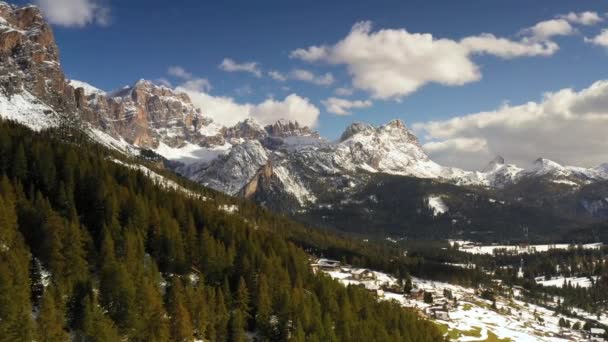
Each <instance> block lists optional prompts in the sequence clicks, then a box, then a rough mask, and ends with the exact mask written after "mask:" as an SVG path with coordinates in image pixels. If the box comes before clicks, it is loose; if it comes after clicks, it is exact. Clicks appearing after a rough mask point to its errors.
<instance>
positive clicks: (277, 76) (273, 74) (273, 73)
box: [268, 70, 287, 82]
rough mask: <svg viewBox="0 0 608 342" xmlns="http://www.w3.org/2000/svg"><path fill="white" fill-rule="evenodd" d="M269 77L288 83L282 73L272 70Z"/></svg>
mask: <svg viewBox="0 0 608 342" xmlns="http://www.w3.org/2000/svg"><path fill="white" fill-rule="evenodd" d="M268 76H270V78H272V79H273V80H275V81H279V82H285V81H287V76H286V75H285V74H283V73H282V72H280V71H276V70H271V71H269V72H268Z"/></svg>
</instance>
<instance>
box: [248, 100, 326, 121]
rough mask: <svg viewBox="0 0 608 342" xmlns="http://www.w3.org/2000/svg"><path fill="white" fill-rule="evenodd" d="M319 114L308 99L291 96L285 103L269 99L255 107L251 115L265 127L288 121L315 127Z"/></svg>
mask: <svg viewBox="0 0 608 342" xmlns="http://www.w3.org/2000/svg"><path fill="white" fill-rule="evenodd" d="M319 113H320V112H319V109H318V108H317V107H316V106H315V105H313V104H312V103H310V101H309V100H308V99H307V98H305V97H301V96H299V95H296V94H290V95H288V96H287V97H285V99H283V101H277V100H274V99H267V100H266V101H264V102H262V103H260V104H257V105H255V106H253V107H252V109H251V112H250V115H251V116H252V117H253V118H254V119H256V120H257V121H258V122H260V123H261V124H264V125H266V124H272V123H275V122H276V121H277V120H280V119H287V120H294V121H298V122H299V123H300V124H303V125H305V126H309V127H315V126H316V125H317V120H318V118H319Z"/></svg>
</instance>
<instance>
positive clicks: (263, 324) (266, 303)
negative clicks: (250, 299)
mask: <svg viewBox="0 0 608 342" xmlns="http://www.w3.org/2000/svg"><path fill="white" fill-rule="evenodd" d="M256 300H257V303H256V307H257V314H256V317H255V324H256V328H257V329H258V330H259V331H260V333H261V335H262V336H264V337H266V338H271V337H272V336H273V335H274V332H273V326H272V324H271V322H270V317H271V315H272V298H271V296H270V288H269V287H268V281H267V280H266V275H264V274H260V276H259V280H258V291H257V295H256Z"/></svg>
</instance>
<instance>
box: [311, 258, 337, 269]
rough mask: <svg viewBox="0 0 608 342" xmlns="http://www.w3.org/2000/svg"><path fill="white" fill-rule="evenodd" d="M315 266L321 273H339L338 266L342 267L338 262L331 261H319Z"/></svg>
mask: <svg viewBox="0 0 608 342" xmlns="http://www.w3.org/2000/svg"><path fill="white" fill-rule="evenodd" d="M317 264H318V265H319V268H320V269H321V270H323V271H339V270H340V266H341V265H342V264H341V263H340V262H339V261H337V260H331V259H319V261H317Z"/></svg>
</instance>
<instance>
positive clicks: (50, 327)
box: [37, 286, 69, 342]
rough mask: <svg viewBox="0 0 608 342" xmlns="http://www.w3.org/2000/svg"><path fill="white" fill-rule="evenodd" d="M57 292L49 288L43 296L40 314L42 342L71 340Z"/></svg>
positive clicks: (39, 334)
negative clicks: (57, 298)
mask: <svg viewBox="0 0 608 342" xmlns="http://www.w3.org/2000/svg"><path fill="white" fill-rule="evenodd" d="M56 292H57V291H56V290H55V289H54V288H53V287H52V286H49V287H47V289H46V290H45V292H44V295H43V296H42V304H41V306H40V312H39V314H38V319H37V323H38V324H37V326H38V341H41V342H64V341H67V340H69V334H68V333H67V331H66V330H65V328H64V327H65V319H64V317H65V315H64V312H63V310H62V306H61V305H60V301H57V300H56V299H55V297H56V296H57V293H56Z"/></svg>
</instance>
